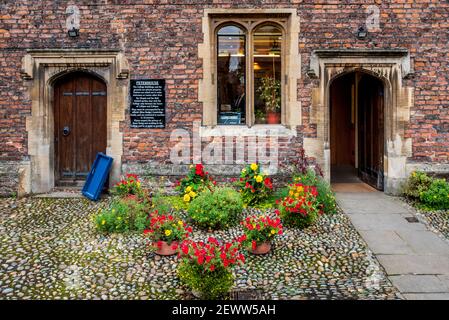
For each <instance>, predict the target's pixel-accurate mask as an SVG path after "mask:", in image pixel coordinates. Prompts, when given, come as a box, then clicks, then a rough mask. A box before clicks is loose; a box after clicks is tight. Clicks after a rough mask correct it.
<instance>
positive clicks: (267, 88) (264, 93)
mask: <svg viewBox="0 0 449 320" xmlns="http://www.w3.org/2000/svg"><path fill="white" fill-rule="evenodd" d="M257 93H259V96H260V98H261V99H262V100H263V101H264V102H265V110H266V114H267V123H268V124H279V123H280V122H281V81H280V80H277V79H275V78H274V77H270V76H268V75H267V76H265V77H263V78H262V79H261V85H260V86H259V87H258V88H257Z"/></svg>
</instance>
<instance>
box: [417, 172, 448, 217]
mask: <svg viewBox="0 0 449 320" xmlns="http://www.w3.org/2000/svg"><path fill="white" fill-rule="evenodd" d="M419 199H420V200H421V202H422V204H423V205H424V206H425V207H426V208H427V209H433V210H449V183H447V181H446V180H444V179H435V180H433V182H432V183H431V185H430V187H429V188H428V189H427V190H425V191H423V192H421V194H420V197H419Z"/></svg>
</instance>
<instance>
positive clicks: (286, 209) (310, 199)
mask: <svg viewBox="0 0 449 320" xmlns="http://www.w3.org/2000/svg"><path fill="white" fill-rule="evenodd" d="M317 195H318V192H317V189H316V187H314V186H306V185H304V184H301V183H296V184H292V185H290V191H289V195H288V196H287V197H285V198H283V199H280V200H278V201H277V202H278V204H279V211H278V213H279V214H280V216H281V218H282V220H283V221H284V222H285V223H286V224H289V225H292V226H295V227H299V228H301V229H302V228H306V227H308V226H310V225H312V224H313V223H315V221H316V220H317V219H318V217H319V215H320V213H321V211H320V204H319V203H318V201H317V199H316V197H317Z"/></svg>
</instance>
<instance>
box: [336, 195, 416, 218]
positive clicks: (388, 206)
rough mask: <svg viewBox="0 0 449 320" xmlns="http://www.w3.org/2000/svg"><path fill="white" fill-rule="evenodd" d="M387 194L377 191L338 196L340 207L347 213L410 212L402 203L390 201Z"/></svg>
mask: <svg viewBox="0 0 449 320" xmlns="http://www.w3.org/2000/svg"><path fill="white" fill-rule="evenodd" d="M388 200H389V199H388V198H386V196H383V197H382V196H379V193H378V192H375V193H344V194H340V193H339V197H338V200H337V201H338V204H339V206H340V208H341V209H342V210H343V211H344V212H345V213H347V214H362V213H368V214H387V213H402V214H404V213H408V211H407V209H406V208H405V207H404V206H402V205H401V204H400V203H397V202H395V201H388Z"/></svg>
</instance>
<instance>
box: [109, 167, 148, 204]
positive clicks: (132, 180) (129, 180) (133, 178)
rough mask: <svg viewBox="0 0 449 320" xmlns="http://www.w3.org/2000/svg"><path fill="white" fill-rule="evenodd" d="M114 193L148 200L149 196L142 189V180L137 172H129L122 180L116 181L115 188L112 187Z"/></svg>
mask: <svg viewBox="0 0 449 320" xmlns="http://www.w3.org/2000/svg"><path fill="white" fill-rule="evenodd" d="M112 194H114V195H117V196H120V197H126V196H130V195H131V196H133V195H134V196H136V197H138V198H139V199H142V200H147V198H148V196H147V194H146V193H145V191H144V190H143V189H142V184H141V181H140V180H139V177H138V176H137V175H135V174H131V173H128V174H126V175H125V176H124V177H122V180H120V182H118V183H116V184H115V186H114V188H113V189H112Z"/></svg>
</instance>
